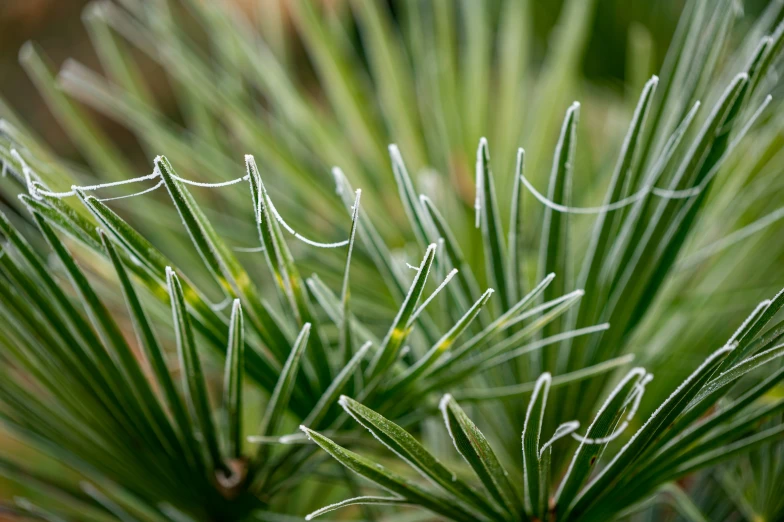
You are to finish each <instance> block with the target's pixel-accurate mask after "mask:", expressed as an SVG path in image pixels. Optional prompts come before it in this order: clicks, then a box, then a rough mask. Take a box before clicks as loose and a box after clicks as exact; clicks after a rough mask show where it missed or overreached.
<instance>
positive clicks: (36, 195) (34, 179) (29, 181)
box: [3, 149, 348, 252]
mask: <svg viewBox="0 0 784 522" xmlns="http://www.w3.org/2000/svg"><path fill="white" fill-rule="evenodd" d="M11 155H12V156H13V158H14V159H15V160H16V161H18V162H19V164H20V165H21V166H22V173H23V174H24V177H25V183H26V185H27V191H28V193H29V194H30V196H31V197H33V199H41V196H46V197H51V198H56V199H62V198H67V197H71V196H75V195H76V193H77V191H82V192H91V191H95V190H101V189H105V188H111V187H117V186H121V185H128V184H132V183H139V182H142V181H149V180H154V179H157V178H160V177H162V175H161V171H160V169H159V168H158V165H157V161H158V158H156V165H155V169H154V170H153V172H152V173H151V174H147V175H146V176H139V177H137V178H129V179H124V180H120V181H112V182H108V183H99V184H96V185H72V186H71V190H69V191H65V192H53V191H50V190H45V189H42V188H39V187H38V186H36V185H37V184H38V183H40V177H39V176H38V175H37V174H36V173H35V172H34V171H33V170H32V169H31V168H30V166H29V165H28V164H27V162H26V161H25V160H24V158H23V157H22V156H21V154H19V152H18V151H17V150H16V149H11ZM246 160H247V157H246ZM5 171H6V165H5V164H3V175H5ZM336 175H337V174H336ZM171 177H172V178H174V179H176V180H177V181H179V182H181V183H184V184H186V185H191V186H195V187H203V188H220V187H228V186H231V185H236V184H237V183H240V182H242V181H247V180H248V179H249V175H248V174H246V175H244V176H242V177H239V178H236V179H232V180H228V181H222V182H218V183H206V182H201V181H193V180H189V179H186V178H182V177H180V176H177V175H176V174H171ZM336 179H337V178H336ZM163 184H164V181H163V180H162V179H161V180H160V181H159V182H158V183H157V184H156V185H155V186H154V187H150V188H148V189H145V190H142V191H139V192H135V193H133V194H126V195H124V196H115V197H110V198H100V199H99V201H113V200H117V199H126V198H132V197H136V196H141V195H143V194H148V193H150V192H153V191H154V190H157V189H158V188H160V187H161V185H163ZM267 202H268V204H269V208H270V210H271V211H272V214H273V215H274V216H275V219H276V220H277V221H278V223H280V225H281V226H282V227H283V228H285V229H286V230H287V231H288V232H289V233H290V234H292V235H293V236H294V237H295V238H297V239H299V240H300V241H302V242H303V243H306V244H308V245H311V246H314V247H318V248H339V247H344V246H346V245H348V240H347V239H346V240H343V241H337V242H334V243H322V242H319V241H314V240H312V239H309V238H307V237H305V236H303V235H302V234H300V233H299V232H297V231H296V230H294V229H293V228H292V227H291V226H290V225H289V224H288V223H286V221H285V220H284V219H283V217H282V216H281V215H280V213H279V212H278V210H277V209H276V208H275V205H274V204H273V203H272V201H271V200H270V199H269V196H267ZM235 250H237V251H238V252H258V251H261V250H263V248H261V249H259V248H258V247H256V248H253V249H239V248H237V249H235Z"/></svg>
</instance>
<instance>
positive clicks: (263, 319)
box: [155, 156, 287, 355]
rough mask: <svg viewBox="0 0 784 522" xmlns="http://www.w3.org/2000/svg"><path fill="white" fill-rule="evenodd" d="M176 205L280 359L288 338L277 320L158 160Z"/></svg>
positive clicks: (220, 278)
mask: <svg viewBox="0 0 784 522" xmlns="http://www.w3.org/2000/svg"><path fill="white" fill-rule="evenodd" d="M155 168H156V169H158V171H159V172H160V175H161V179H163V182H164V184H165V185H166V189H167V190H168V191H169V195H170V196H171V199H172V202H173V203H174V206H175V207H176V208H177V212H178V213H179V215H180V217H181V218H182V221H183V223H184V225H185V229H186V230H187V231H188V235H189V236H190V237H191V240H192V241H193V244H194V246H195V247H196V249H197V250H198V252H199V255H200V256H201V258H202V260H203V261H204V264H205V265H206V266H207V269H208V270H209V271H210V273H211V274H212V276H213V277H214V278H215V280H216V281H217V282H218V284H220V286H221V287H222V288H223V290H224V292H225V293H226V295H227V296H229V297H232V298H233V297H240V298H242V300H243V303H244V304H245V306H246V312H248V315H249V319H251V321H250V322H251V324H252V325H253V326H254V327H255V328H256V329H257V330H258V332H259V335H260V336H261V337H262V339H263V340H264V342H265V343H266V345H267V346H268V347H269V349H270V350H271V351H272V352H273V353H275V354H276V355H280V354H281V353H285V352H284V351H283V350H284V346H285V345H286V344H287V343H286V337H285V335H284V334H283V330H282V328H281V326H280V325H278V323H277V321H276V320H275V318H274V316H273V315H272V314H271V313H270V312H269V310H268V309H267V305H266V304H265V303H264V302H263V301H262V299H261V296H260V295H259V294H258V291H257V290H256V288H255V286H254V285H253V283H252V282H251V279H250V276H248V273H247V272H246V271H245V269H244V268H242V266H241V265H240V263H239V261H237V258H236V257H235V256H234V254H233V253H232V252H231V250H230V249H229V248H228V247H227V246H226V245H225V243H224V242H223V240H222V239H221V238H220V237H219V236H218V233H217V232H216V231H215V229H214V228H213V227H212V225H211V224H210V223H209V221H208V220H207V218H206V217H205V216H204V214H203V212H202V211H201V209H199V207H198V205H197V204H196V201H195V200H194V198H193V196H192V195H191V194H190V193H189V192H188V191H187V190H185V187H184V186H182V184H181V182H179V181H178V180H177V179H176V178H175V176H176V174H175V172H174V168H173V167H172V166H171V163H169V161H168V160H167V159H166V158H164V157H162V156H159V157H157V158H155Z"/></svg>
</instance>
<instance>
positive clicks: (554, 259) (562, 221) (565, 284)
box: [539, 103, 580, 370]
mask: <svg viewBox="0 0 784 522" xmlns="http://www.w3.org/2000/svg"><path fill="white" fill-rule="evenodd" d="M579 112H580V104H578V103H574V104H572V106H571V107H569V109H568V110H567V111H566V116H565V118H564V122H563V126H562V127H561V136H560V138H559V140H558V145H557V146H556V148H555V156H554V158H553V168H552V171H551V173H550V183H549V185H548V189H547V198H548V199H549V200H550V201H553V202H555V203H558V204H560V205H567V206H568V205H569V201H570V198H571V184H572V168H573V165H574V149H575V140H576V128H577V119H578V116H579ZM568 231H569V223H568V215H567V214H562V213H560V212H555V211H554V210H553V209H551V208H549V207H547V208H546V209H545V211H544V221H543V224H542V236H541V241H542V242H541V245H540V257H539V276H540V277H544V274H549V273H556V274H558V279H557V280H556V282H555V284H553V285H550V286H548V287H547V288H546V289H545V291H544V300H545V301H549V300H550V299H553V298H555V297H557V296H559V295H562V294H564V293H566V292H567V291H568V290H569V285H570V281H571V268H570V261H569V252H568V244H569V239H568ZM559 326H560V324H559V323H552V324H551V325H550V326H549V327H547V328H546V329H545V330H544V332H543V333H544V335H545V336H549V335H550V334H552V333H555V332H556V331H557V330H558V327H559ZM554 363H555V356H554V355H553V354H549V355H548V353H547V352H545V354H544V357H543V358H542V361H541V365H540V366H541V368H542V369H543V370H552V369H554V368H553V366H554Z"/></svg>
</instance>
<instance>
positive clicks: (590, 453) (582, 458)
mask: <svg viewBox="0 0 784 522" xmlns="http://www.w3.org/2000/svg"><path fill="white" fill-rule="evenodd" d="M644 376H645V370H643V369H642V368H634V369H632V370H631V371H630V372H629V373H627V374H626V376H625V377H624V378H623V380H621V382H620V383H618V386H616V387H615V388H614V389H613V391H612V392H611V393H610V396H609V397H608V398H607V400H606V401H605V402H604V404H602V407H601V408H600V409H599V411H598V412H597V413H596V417H595V418H594V420H593V422H592V423H591V425H590V426H589V427H588V430H587V432H586V434H585V438H586V439H594V440H595V439H602V438H604V437H607V436H608V435H609V434H610V433H611V432H612V430H613V429H615V427H616V426H617V424H618V421H619V419H620V416H621V414H622V412H623V410H624V409H625V408H626V407H627V406H628V400H629V397H630V395H631V393H632V392H633V390H634V389H635V386H637V383H639V382H640V379H642V378H643V377H644ZM638 393H639V392H638ZM605 447H606V444H586V443H585V442H584V441H583V442H581V443H580V447H579V448H577V451H576V452H575V454H574V456H573V457H572V461H571V463H570V464H569V468H568V470H567V472H566V475H565V476H564V478H563V480H562V481H561V485H560V486H559V487H558V491H557V492H556V494H555V503H556V505H557V506H558V505H564V504H569V503H570V502H571V500H572V499H573V498H574V495H575V494H576V493H577V491H578V490H579V488H580V487H582V485H583V483H584V482H585V481H586V480H587V479H588V477H589V476H590V474H591V472H592V471H593V470H594V469H596V462H597V461H598V459H599V457H600V455H601V454H602V452H603V451H604V449H605Z"/></svg>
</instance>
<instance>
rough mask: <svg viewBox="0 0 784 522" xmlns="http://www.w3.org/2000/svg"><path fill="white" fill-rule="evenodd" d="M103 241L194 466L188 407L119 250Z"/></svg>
mask: <svg viewBox="0 0 784 522" xmlns="http://www.w3.org/2000/svg"><path fill="white" fill-rule="evenodd" d="M101 237H102V239H103V243H104V249H105V250H106V253H107V255H108V257H109V260H110V261H111V262H112V266H114V270H115V272H116V273H117V278H118V279H119V280H120V285H121V287H122V291H123V296H124V297H125V304H126V306H127V308H128V312H129V314H130V317H131V321H132V324H133V329H134V332H135V333H136V337H137V339H138V340H139V345H140V346H141V347H142V349H143V353H144V355H145V357H146V358H147V362H148V364H149V365H150V367H151V369H152V371H153V374H154V375H155V378H156V380H157V382H158V385H159V386H160V388H161V391H162V393H163V395H164V397H165V398H166V404H167V405H168V407H169V411H170V412H171V415H172V418H173V419H174V422H175V425H176V426H177V430H178V431H179V436H180V438H181V439H182V440H183V441H184V446H185V447H186V448H188V450H189V454H188V455H189V458H190V459H191V460H192V463H194V464H195V463H196V462H198V461H199V460H200V456H199V453H198V452H199V450H198V447H197V446H196V441H195V439H194V438H193V436H192V435H193V431H192V429H191V425H190V421H189V420H188V416H187V412H186V411H185V406H184V405H183V402H182V399H181V398H180V396H179V394H178V393H177V389H176V387H175V385H174V381H173V379H172V377H171V374H170V373H169V368H168V366H167V365H166V360H165V359H164V354H163V350H162V348H161V346H160V344H159V343H158V340H157V338H156V337H155V333H154V332H153V329H152V325H151V324H150V322H149V319H148V318H147V314H146V313H145V311H144V308H143V307H142V304H141V301H140V300H139V297H138V295H137V294H136V290H135V289H134V287H133V284H132V283H131V280H130V278H129V276H128V272H127V271H126V269H125V266H124V265H123V262H122V260H121V259H120V256H119V255H118V253H117V250H116V249H115V247H114V245H112V242H111V240H109V238H108V237H107V236H106V235H104V234H101Z"/></svg>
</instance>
